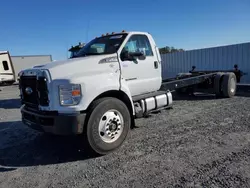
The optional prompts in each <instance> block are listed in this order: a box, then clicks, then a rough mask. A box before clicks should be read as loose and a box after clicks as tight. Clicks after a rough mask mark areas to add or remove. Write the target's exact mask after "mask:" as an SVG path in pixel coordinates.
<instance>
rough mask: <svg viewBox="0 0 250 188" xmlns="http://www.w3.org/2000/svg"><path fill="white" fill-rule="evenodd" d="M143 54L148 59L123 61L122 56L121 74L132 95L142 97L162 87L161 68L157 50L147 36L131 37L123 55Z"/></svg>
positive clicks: (136, 35)
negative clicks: (126, 53) (141, 95)
mask: <svg viewBox="0 0 250 188" xmlns="http://www.w3.org/2000/svg"><path fill="white" fill-rule="evenodd" d="M124 51H128V52H143V53H144V54H145V55H146V59H144V60H141V59H138V58H137V59H136V61H127V60H125V61H122V60H121V56H120V57H119V60H120V62H121V74H122V77H123V78H124V79H125V80H126V82H127V84H128V87H129V89H130V92H131V95H132V96H134V95H140V94H144V93H148V92H152V91H156V90H158V89H159V88H160V86H161V81H162V78H161V67H160V64H159V62H158V59H157V54H156V51H155V48H154V47H153V45H152V44H151V43H150V40H149V39H148V37H147V36H146V35H145V34H134V35H131V36H130V38H129V39H128V41H127V42H126V44H125V46H124V47H123V48H122V50H121V53H122V52H124Z"/></svg>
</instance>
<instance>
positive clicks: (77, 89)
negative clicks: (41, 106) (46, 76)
mask: <svg viewBox="0 0 250 188" xmlns="http://www.w3.org/2000/svg"><path fill="white" fill-rule="evenodd" d="M59 96H60V104H61V105H63V106H70V105H77V104H79V102H80V100H81V97H82V92H81V85H79V84H69V85H59Z"/></svg>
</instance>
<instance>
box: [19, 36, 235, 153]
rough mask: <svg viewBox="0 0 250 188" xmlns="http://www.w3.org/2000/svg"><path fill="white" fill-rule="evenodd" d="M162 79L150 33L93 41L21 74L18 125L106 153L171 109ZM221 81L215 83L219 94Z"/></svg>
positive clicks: (195, 79)
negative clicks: (151, 116)
mask: <svg viewBox="0 0 250 188" xmlns="http://www.w3.org/2000/svg"><path fill="white" fill-rule="evenodd" d="M161 74H162V72H161V57H160V53H159V50H158V47H157V46H156V43H155V41H154V39H153V38H152V36H151V35H150V34H149V33H146V32H125V31H122V32H121V33H111V34H108V33H107V34H106V35H102V36H101V37H97V38H95V39H93V40H91V41H90V42H89V43H88V44H86V45H85V46H84V47H83V48H81V49H80V50H79V52H78V53H77V54H76V55H75V56H74V57H72V58H71V59H67V60H65V61H55V62H53V63H48V64H45V65H40V66H35V67H33V68H30V69H26V70H23V71H21V72H20V73H19V75H20V79H19V87H20V96H21V101H22V104H23V105H22V107H21V113H22V121H23V123H24V124H26V125H28V126H29V127H31V128H33V129H36V130H40V131H43V132H45V133H52V134H59V135H70V134H75V135H77V134H82V135H83V138H84V139H85V142H84V143H86V145H87V146H88V147H89V148H90V149H91V151H94V153H97V154H107V153H109V152H112V151H113V150H115V149H117V148H118V147H119V146H120V145H121V144H122V143H123V142H124V140H125V138H126V136H127V134H128V132H129V130H130V128H131V127H133V125H134V119H135V118H140V117H144V116H146V115H147V114H148V113H150V112H152V111H154V110H159V109H163V108H167V107H169V106H171V105H172V94H171V92H170V91H169V89H165V90H160V88H161V87H162V76H161ZM215 75H216V73H210V74H206V75H205V76H204V75H201V76H197V77H191V78H187V81H186V82H184V81H182V80H177V81H174V80H173V81H170V82H169V85H168V86H169V88H173V89H175V88H177V87H184V86H188V85H193V84H197V83H199V82H204V83H205V84H206V83H214V82H205V81H206V79H210V78H213V79H214V77H215ZM187 76H189V74H188V75H187ZM221 78H222V75H217V77H216V79H215V80H217V81H216V83H218V84H217V85H216V92H217V93H218V94H220V93H221V87H220V83H221V82H220V79H221ZM225 78H226V80H225V87H224V88H226V89H225V91H223V92H224V94H225V95H228V96H229V95H230V96H233V95H234V93H235V90H229V89H230V88H228V86H229V85H230V84H228V80H231V79H233V81H234V79H235V77H234V76H232V75H227V76H226V77H225ZM178 79H179V78H178ZM233 81H232V83H233V84H231V85H232V87H234V86H235V83H236V82H235V83H234V82H233ZM223 83H224V82H223ZM206 87H207V86H205V87H203V88H206ZM230 92H231V93H230Z"/></svg>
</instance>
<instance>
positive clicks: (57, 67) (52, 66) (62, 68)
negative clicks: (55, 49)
mask: <svg viewBox="0 0 250 188" xmlns="http://www.w3.org/2000/svg"><path fill="white" fill-rule="evenodd" d="M114 56H116V54H110V55H94V56H86V57H79V58H73V59H67V60H62V61H54V62H51V63H48V64H45V65H38V66H35V67H33V68H34V69H46V70H49V72H50V74H51V77H52V79H60V78H64V79H65V78H74V77H78V76H87V75H93V74H100V73H103V72H107V71H108V72H110V71H111V69H110V68H109V66H107V65H108V64H107V63H104V64H99V61H100V60H102V59H105V58H108V57H114Z"/></svg>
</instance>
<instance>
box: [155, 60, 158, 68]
mask: <svg viewBox="0 0 250 188" xmlns="http://www.w3.org/2000/svg"><path fill="white" fill-rule="evenodd" d="M154 66H155V69H158V61H155V62H154Z"/></svg>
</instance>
